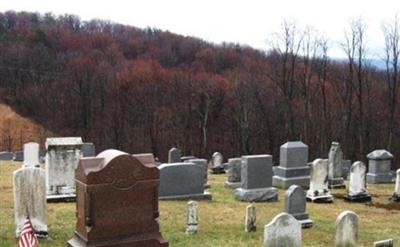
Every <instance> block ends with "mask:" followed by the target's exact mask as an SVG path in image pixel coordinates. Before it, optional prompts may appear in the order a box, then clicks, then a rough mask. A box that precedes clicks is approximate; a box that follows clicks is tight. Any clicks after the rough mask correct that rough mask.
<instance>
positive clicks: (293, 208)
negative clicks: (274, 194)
mask: <svg viewBox="0 0 400 247" xmlns="http://www.w3.org/2000/svg"><path fill="white" fill-rule="evenodd" d="M285 212H286V213H288V214H290V215H292V216H293V217H294V218H295V219H296V220H297V221H298V222H299V223H300V224H301V227H302V228H310V227H312V226H313V221H312V220H311V219H310V217H309V215H308V213H307V212H306V193H305V192H304V190H303V189H302V188H301V187H300V186H298V185H292V186H290V187H289V189H288V190H287V191H286V193H285Z"/></svg>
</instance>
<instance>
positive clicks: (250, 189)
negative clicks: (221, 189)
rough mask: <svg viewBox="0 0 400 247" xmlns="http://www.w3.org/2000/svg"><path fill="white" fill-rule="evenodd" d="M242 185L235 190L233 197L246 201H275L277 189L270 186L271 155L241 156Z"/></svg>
mask: <svg viewBox="0 0 400 247" xmlns="http://www.w3.org/2000/svg"><path fill="white" fill-rule="evenodd" d="M241 181H242V187H241V188H237V189H236V190H235V198H236V199H237V200H240V201H247V202H276V201H277V200H278V190H277V189H276V188H274V187H272V156H271V155H247V156H242V167H241Z"/></svg>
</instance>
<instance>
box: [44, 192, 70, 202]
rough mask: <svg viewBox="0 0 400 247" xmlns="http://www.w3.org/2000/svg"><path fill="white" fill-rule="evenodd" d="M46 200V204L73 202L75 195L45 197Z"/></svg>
mask: <svg viewBox="0 0 400 247" xmlns="http://www.w3.org/2000/svg"><path fill="white" fill-rule="evenodd" d="M46 200H47V202H48V203H52V202H53V203H55V202H75V201H76V195H75V194H68V195H47V196H46Z"/></svg>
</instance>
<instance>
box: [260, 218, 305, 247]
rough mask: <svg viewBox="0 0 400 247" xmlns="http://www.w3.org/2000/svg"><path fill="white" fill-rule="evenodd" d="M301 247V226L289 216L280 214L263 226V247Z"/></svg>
mask: <svg viewBox="0 0 400 247" xmlns="http://www.w3.org/2000/svg"><path fill="white" fill-rule="evenodd" d="M271 246H279V247H301V224H300V223H299V222H298V221H297V220H296V219H295V218H294V217H293V216H292V215H290V214H287V213H280V214H278V215H277V216H275V218H274V219H273V220H272V221H271V222H270V223H269V224H268V225H266V226H265V229H264V247H271Z"/></svg>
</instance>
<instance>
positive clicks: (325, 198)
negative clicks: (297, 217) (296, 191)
mask: <svg viewBox="0 0 400 247" xmlns="http://www.w3.org/2000/svg"><path fill="white" fill-rule="evenodd" d="M310 173H311V180H310V189H309V190H308V191H307V199H308V200H310V201H312V202H328V203H329V202H332V201H333V197H332V195H331V193H330V191H329V188H328V160H323V159H316V160H314V161H313V162H312V163H311V169H310Z"/></svg>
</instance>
